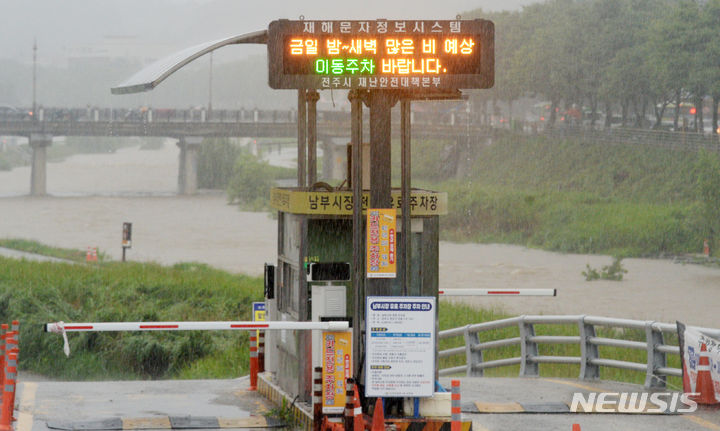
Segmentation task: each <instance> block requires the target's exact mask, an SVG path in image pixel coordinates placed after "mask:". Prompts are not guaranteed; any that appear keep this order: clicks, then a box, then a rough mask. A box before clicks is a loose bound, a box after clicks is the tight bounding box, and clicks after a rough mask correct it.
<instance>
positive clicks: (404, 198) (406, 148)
mask: <svg viewBox="0 0 720 431" xmlns="http://www.w3.org/2000/svg"><path fill="white" fill-rule="evenodd" d="M410 103H411V102H410V100H409V99H402V100H401V101H400V130H401V139H400V149H401V151H400V170H401V177H402V178H401V182H402V184H401V185H400V187H401V191H400V193H401V195H400V200H401V204H400V205H401V208H400V209H401V212H402V219H401V226H402V256H401V262H402V268H401V271H400V273H401V274H402V286H403V291H402V294H403V296H408V295H409V294H410V280H411V276H410V267H411V265H410V260H411V258H412V254H411V246H412V228H411V226H410V190H411V175H410V173H411V168H410V160H411V159H410Z"/></svg>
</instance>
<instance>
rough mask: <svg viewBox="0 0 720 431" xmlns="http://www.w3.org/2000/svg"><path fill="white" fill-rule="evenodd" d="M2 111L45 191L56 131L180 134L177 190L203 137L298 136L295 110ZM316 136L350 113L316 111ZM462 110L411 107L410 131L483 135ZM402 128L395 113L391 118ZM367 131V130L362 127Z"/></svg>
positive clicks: (331, 131) (8, 132)
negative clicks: (25, 145)
mask: <svg viewBox="0 0 720 431" xmlns="http://www.w3.org/2000/svg"><path fill="white" fill-rule="evenodd" d="M28 112H29V110H20V111H19V112H15V113H4V114H0V136H22V137H26V138H28V140H29V143H30V147H31V149H32V170H31V180H30V184H31V186H30V190H31V192H30V193H31V195H34V196H42V195H45V194H46V190H47V187H46V184H47V175H46V164H47V147H48V146H50V145H51V144H52V139H53V137H54V136H128V137H131V136H140V137H142V136H154V137H168V138H174V139H177V140H178V144H177V145H178V147H179V149H180V168H179V172H178V191H179V193H180V194H194V193H195V192H196V191H197V154H198V149H199V146H200V145H201V143H202V141H203V139H204V138H212V137H252V138H297V132H298V129H297V111H295V110H259V109H239V110H212V111H209V110H206V109H204V108H202V109H152V108H145V107H143V108H139V109H113V108H40V109H38V111H37V112H36V113H33V115H29V114H28ZM317 119H318V127H317V130H318V140H319V141H321V142H323V143H324V144H325V149H326V151H329V152H330V153H332V151H331V150H332V146H331V141H332V139H333V138H346V140H347V141H348V142H349V140H350V138H349V135H350V113H349V112H344V111H318V112H317ZM476 120H477V119H476V118H471V117H470V116H469V114H468V113H466V112H447V113H444V114H441V115H438V114H437V113H435V112H432V113H428V112H413V113H412V114H411V124H412V132H413V134H414V136H416V137H420V138H426V139H445V140H447V139H450V140H456V141H462V140H466V139H468V137H469V136H474V137H477V136H483V135H487V134H488V132H489V129H488V128H487V127H483V126H478V124H479V121H476ZM393 128H394V129H395V130H399V129H400V124H399V119H398V121H397V122H395V123H394V124H393ZM365 136H369V131H366V132H365Z"/></svg>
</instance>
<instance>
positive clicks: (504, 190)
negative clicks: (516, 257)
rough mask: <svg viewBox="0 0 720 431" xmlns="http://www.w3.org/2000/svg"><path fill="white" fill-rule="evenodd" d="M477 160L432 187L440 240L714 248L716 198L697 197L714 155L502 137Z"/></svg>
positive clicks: (637, 250)
mask: <svg viewBox="0 0 720 431" xmlns="http://www.w3.org/2000/svg"><path fill="white" fill-rule="evenodd" d="M476 157H477V160H476V161H475V162H474V165H473V166H472V168H471V172H469V173H468V174H467V175H465V176H464V177H463V178H462V179H454V180H449V181H445V182H441V183H435V184H433V187H434V188H436V189H439V190H443V191H447V192H448V193H449V204H450V211H449V214H448V216H446V217H444V218H443V219H442V223H441V224H442V229H443V231H442V235H443V237H444V238H445V239H449V240H454V241H480V242H506V243H515V244H522V245H529V246H535V247H540V248H544V249H549V250H557V251H563V252H578V253H604V254H614V255H619V256H658V255H667V254H682V253H699V252H701V251H702V245H703V240H704V239H705V238H709V239H710V240H711V250H717V249H718V248H720V224H718V221H717V216H715V217H712V213H713V211H714V210H713V208H714V207H716V206H717V205H718V204H719V203H718V202H714V200H718V199H717V198H715V197H713V196H704V195H703V193H704V192H703V191H702V190H705V189H707V190H715V189H716V188H717V187H715V185H714V182H718V175H715V176H714V177H713V175H711V174H712V172H714V171H715V170H716V169H720V158H718V156H717V154H708V153H704V152H700V153H696V152H682V151H671V150H668V149H664V148H656V147H649V146H642V145H607V144H587V143H580V142H570V141H563V142H552V141H550V140H549V139H548V138H545V137H542V136H541V137H527V136H523V135H508V136H505V137H503V138H500V139H498V140H496V141H495V142H494V143H493V144H492V145H489V146H487V147H483V148H482V149H480V150H477V155H476ZM425 164H427V163H421V164H420V165H421V166H424V165H425ZM717 186H718V187H720V184H717ZM708 194H709V193H707V192H705V195H708Z"/></svg>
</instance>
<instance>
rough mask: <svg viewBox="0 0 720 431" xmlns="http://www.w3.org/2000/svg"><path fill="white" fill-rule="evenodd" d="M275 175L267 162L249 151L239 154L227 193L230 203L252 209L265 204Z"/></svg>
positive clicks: (262, 206) (260, 207)
mask: <svg viewBox="0 0 720 431" xmlns="http://www.w3.org/2000/svg"><path fill="white" fill-rule="evenodd" d="M274 184H275V175H274V174H273V171H272V170H271V169H270V165H269V164H268V163H267V162H264V161H261V160H259V159H258V158H257V157H255V156H253V155H252V154H249V153H243V154H241V155H240V156H239V157H238V158H237V160H236V161H235V167H234V170H233V174H232V178H231V179H230V183H229V184H228V189H227V195H228V200H229V201H230V203H238V204H240V205H242V206H245V207H249V208H252V209H262V208H264V207H266V206H267V202H268V201H269V197H270V189H271V188H272V187H273V185H274Z"/></svg>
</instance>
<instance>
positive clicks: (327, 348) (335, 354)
mask: <svg viewBox="0 0 720 431" xmlns="http://www.w3.org/2000/svg"><path fill="white" fill-rule="evenodd" d="M322 346H323V347H322V352H323V357H322V408H323V413H342V412H343V411H344V410H345V401H346V395H345V392H346V391H345V382H346V380H347V379H348V378H349V377H350V373H351V372H352V363H351V360H350V356H351V355H352V331H344V332H323V333H322Z"/></svg>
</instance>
